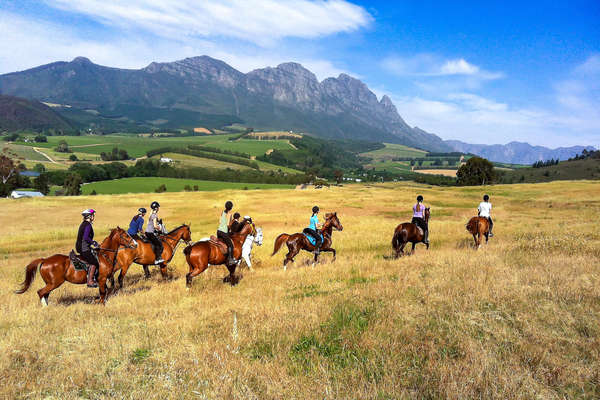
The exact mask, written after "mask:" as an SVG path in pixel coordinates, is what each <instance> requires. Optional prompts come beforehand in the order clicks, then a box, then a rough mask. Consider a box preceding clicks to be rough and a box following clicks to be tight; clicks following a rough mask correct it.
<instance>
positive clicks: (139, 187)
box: [81, 177, 294, 194]
mask: <svg viewBox="0 0 600 400" xmlns="http://www.w3.org/2000/svg"><path fill="white" fill-rule="evenodd" d="M163 184H164V185H165V186H166V187H167V192H182V191H183V190H184V188H185V186H186V185H189V186H190V187H192V188H193V187H194V186H195V185H198V191H203V192H208V191H217V190H225V189H239V190H251V189H293V188H294V186H293V185H275V184H265V183H238V182H216V181H202V180H195V179H177V178H160V177H152V178H123V179H115V180H110V181H100V182H92V183H88V184H85V185H83V186H82V187H81V191H82V194H90V193H91V192H92V191H94V190H95V191H96V193H97V194H124V193H151V192H154V191H155V190H156V188H158V187H159V186H160V185H163Z"/></svg>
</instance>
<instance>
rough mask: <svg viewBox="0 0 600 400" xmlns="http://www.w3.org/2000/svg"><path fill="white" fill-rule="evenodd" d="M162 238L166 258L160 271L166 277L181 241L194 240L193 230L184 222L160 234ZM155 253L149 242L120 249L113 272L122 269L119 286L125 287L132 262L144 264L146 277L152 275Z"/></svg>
mask: <svg viewBox="0 0 600 400" xmlns="http://www.w3.org/2000/svg"><path fill="white" fill-rule="evenodd" d="M159 237H160V240H161V241H162V242H163V252H162V259H163V260H165V261H164V262H163V263H161V264H160V273H161V275H162V276H163V278H165V277H166V276H167V264H169V262H170V261H171V259H172V258H173V256H174V255H175V250H176V249H177V246H179V242H180V241H181V240H183V241H184V242H185V243H187V244H189V243H190V242H191V241H192V231H191V230H190V227H189V226H188V225H186V224H183V225H181V226H179V227H177V228H175V229H173V230H172V231H171V232H169V233H167V234H165V235H159ZM154 260H155V255H154V250H153V249H152V245H151V244H150V243H148V242H142V241H141V240H140V241H138V246H137V247H136V248H135V249H126V250H122V251H119V255H118V257H117V264H116V265H115V269H114V271H113V272H116V271H117V270H119V269H120V270H121V273H120V274H119V287H121V288H122V287H123V279H124V278H125V275H126V274H127V271H128V270H129V267H130V266H131V264H132V263H136V264H139V265H142V266H143V267H144V275H145V276H146V278H149V277H150V271H149V270H148V265H154ZM111 283H112V285H113V287H114V285H115V284H114V276H112V275H111Z"/></svg>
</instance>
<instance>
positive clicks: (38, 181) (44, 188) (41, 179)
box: [33, 174, 50, 194]
mask: <svg viewBox="0 0 600 400" xmlns="http://www.w3.org/2000/svg"><path fill="white" fill-rule="evenodd" d="M33 187H34V188H35V189H36V190H37V191H38V192H40V193H43V194H48V193H49V192H50V185H49V180H48V175H46V174H40V176H38V177H37V178H35V181H34V183H33Z"/></svg>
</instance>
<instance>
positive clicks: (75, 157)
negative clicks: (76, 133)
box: [69, 154, 78, 161]
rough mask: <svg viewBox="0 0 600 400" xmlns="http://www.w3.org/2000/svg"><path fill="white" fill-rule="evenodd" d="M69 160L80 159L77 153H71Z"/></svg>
mask: <svg viewBox="0 0 600 400" xmlns="http://www.w3.org/2000/svg"><path fill="white" fill-rule="evenodd" d="M69 160H71V161H77V160H78V158H77V156H76V155H75V154H71V155H70V156H69Z"/></svg>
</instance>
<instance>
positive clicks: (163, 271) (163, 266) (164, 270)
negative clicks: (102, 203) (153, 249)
mask: <svg viewBox="0 0 600 400" xmlns="http://www.w3.org/2000/svg"><path fill="white" fill-rule="evenodd" d="M159 267H160V274H161V275H162V277H163V279H168V278H169V275H168V274H167V264H165V263H161V264H160V265H159Z"/></svg>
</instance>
